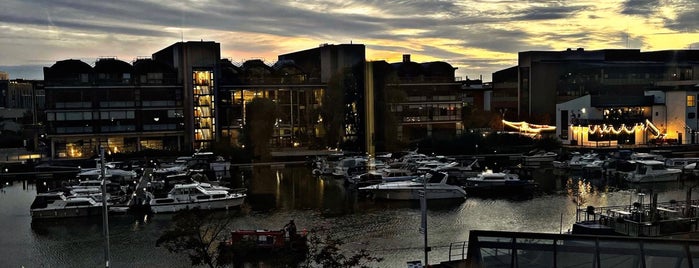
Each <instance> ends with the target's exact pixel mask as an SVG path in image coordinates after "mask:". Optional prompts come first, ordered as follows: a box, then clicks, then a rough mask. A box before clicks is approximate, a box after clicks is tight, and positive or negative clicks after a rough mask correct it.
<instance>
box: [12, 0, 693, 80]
mask: <svg viewBox="0 0 699 268" xmlns="http://www.w3.org/2000/svg"><path fill="white" fill-rule="evenodd" d="M0 32H1V33H2V38H0V71H5V72H9V73H10V77H11V78H12V79H14V78H26V79H43V74H42V71H41V67H43V66H50V65H52V64H53V63H55V62H56V61H58V60H63V59H69V58H73V59H82V60H83V61H85V62H87V63H89V64H94V62H95V60H96V59H97V58H99V57H117V58H119V59H121V60H124V61H126V62H131V61H132V60H134V59H135V58H136V57H142V56H150V55H151V54H152V53H153V52H156V51H158V50H160V49H162V48H164V47H167V46H169V45H170V44H172V43H175V42H178V41H181V40H182V39H184V40H185V41H187V40H202V39H203V40H208V41H216V42H219V43H221V50H222V51H221V55H222V57H225V58H229V59H231V60H232V61H234V62H238V63H242V62H243V61H245V60H248V59H256V58H257V59H259V58H261V59H264V60H265V61H267V62H268V63H270V64H271V63H274V61H276V58H277V55H279V54H284V53H288V52H294V51H298V50H304V49H309V48H314V47H317V46H318V45H319V44H323V43H330V44H342V43H350V42H353V43H361V44H365V45H366V47H367V52H366V54H367V60H387V61H389V62H396V61H400V59H401V55H402V54H406V53H408V54H412V59H413V61H417V62H424V61H435V60H442V61H446V62H449V63H450V64H452V65H453V66H454V67H457V68H458V70H457V76H460V77H462V78H466V77H469V78H472V79H473V78H478V77H479V76H480V75H482V76H483V79H484V80H485V81H490V77H491V74H492V73H493V72H494V71H497V70H501V69H504V68H508V67H511V66H514V65H515V64H516V62H517V52H519V51H528V50H565V49H566V48H578V47H583V48H585V49H588V50H591V49H606V48H639V49H641V50H642V51H651V50H664V49H690V48H691V49H698V48H699V1H697V0H559V1H552V0H530V1H527V0H444V1H440V0H425V1H417V0H415V1H410V0H284V1H280V0H269V1H268V0H173V1H169V0H165V1H163V0H112V1H106V0H104V1H103V0H2V2H1V3H0Z"/></svg>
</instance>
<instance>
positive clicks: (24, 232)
mask: <svg viewBox="0 0 699 268" xmlns="http://www.w3.org/2000/svg"><path fill="white" fill-rule="evenodd" d="M533 177H534V179H535V180H536V181H537V182H538V183H539V189H538V190H537V192H536V193H535V194H534V195H533V196H526V197H520V198H502V197H473V196H470V197H468V198H467V199H465V200H458V201H448V202H441V201H440V202H438V201H429V202H428V210H427V217H428V223H427V224H428V229H427V232H428V244H429V246H430V247H431V251H430V252H429V262H430V263H439V262H441V261H446V260H448V259H449V258H450V256H449V246H450V244H451V243H455V242H463V241H468V238H469V231H470V230H502V231H523V232H545V233H559V232H566V231H568V229H570V228H571V226H572V224H573V223H574V222H575V211H576V208H577V207H578V206H580V207H582V208H584V207H586V206H589V205H592V206H612V205H629V204H630V203H631V202H636V201H637V198H636V196H637V194H638V193H639V192H645V193H649V192H650V190H651V189H652V191H653V192H654V193H658V194H659V197H658V201H669V200H684V198H685V197H686V189H687V188H688V186H690V185H694V184H696V181H679V182H668V183H652V184H630V185H629V184H626V183H623V182H618V181H614V180H613V179H605V178H602V177H601V176H599V175H595V176H584V175H579V174H568V173H559V172H557V171H556V170H554V169H552V168H544V169H537V170H535V172H534V173H533ZM230 183H231V186H233V187H240V186H242V187H247V188H248V197H247V198H246V201H245V204H244V205H243V206H242V207H241V208H240V209H235V210H229V211H221V212H219V213H225V214H227V215H228V216H230V217H231V218H232V219H233V221H232V225H231V229H270V230H278V229H281V228H282V227H283V226H284V224H285V223H286V222H288V221H289V220H290V219H293V220H295V222H296V225H297V226H298V228H299V229H303V228H306V229H309V230H310V229H317V228H324V229H325V230H327V231H328V232H330V233H331V234H332V235H333V236H334V237H336V238H340V239H342V240H343V241H344V242H345V244H344V245H342V249H343V250H344V251H345V252H346V254H351V253H352V252H355V251H357V250H359V249H367V250H368V251H369V252H370V253H371V254H372V255H374V256H376V257H382V258H383V261H382V262H380V263H374V266H377V267H406V263H407V262H409V261H424V249H423V234H422V233H421V232H420V218H421V210H420V205H419V202H389V201H379V200H372V199H370V198H366V197H364V196H362V194H360V193H358V192H357V191H356V190H353V189H352V188H351V187H347V186H345V184H344V183H343V182H342V181H341V180H337V179H333V178H321V177H315V176H313V175H312V174H311V170H310V169H309V168H307V167H305V166H301V165H299V166H283V167H282V166H278V167H255V168H252V169H243V170H239V171H237V172H236V176H234V178H233V179H232V181H231V182H230ZM35 195H36V185H35V184H34V183H33V182H32V181H28V182H27V181H14V182H7V183H4V185H3V187H2V188H0V230H2V233H0V258H1V259H2V263H3V265H2V266H4V267H103V266H104V251H103V246H104V244H103V243H104V239H103V237H102V222H101V217H96V218H77V219H66V220H55V221H41V222H32V219H31V216H30V214H29V207H30V204H31V202H32V201H33V199H34V196H35ZM695 195H699V194H697V193H695ZM697 197H699V196H697ZM697 197H693V198H695V199H696V198H697ZM646 200H649V199H646ZM171 218H172V214H156V215H151V216H139V217H136V216H133V215H113V216H110V218H109V228H110V253H111V255H110V260H111V263H110V266H111V267H190V262H189V260H188V258H187V256H186V255H177V254H173V253H169V252H168V251H167V250H166V249H164V248H160V247H156V245H155V242H156V240H157V239H158V237H159V236H160V235H161V234H162V233H163V231H164V230H166V229H167V228H168V227H169V226H170V224H171ZM456 253H457V252H452V254H456ZM458 253H459V254H460V250H459V252H458ZM453 258H457V259H460V258H461V256H460V255H458V256H452V259H453Z"/></svg>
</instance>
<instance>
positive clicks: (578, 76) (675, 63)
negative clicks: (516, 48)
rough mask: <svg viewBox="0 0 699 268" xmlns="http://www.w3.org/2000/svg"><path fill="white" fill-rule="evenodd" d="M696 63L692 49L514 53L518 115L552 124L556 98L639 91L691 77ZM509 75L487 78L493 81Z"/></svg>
mask: <svg viewBox="0 0 699 268" xmlns="http://www.w3.org/2000/svg"><path fill="white" fill-rule="evenodd" d="M697 67H699V51H698V50H666V51H652V52H641V51H640V50H638V49H605V50H594V51H586V50H584V49H582V48H578V49H568V50H566V51H526V52H520V53H519V64H518V66H517V74H516V75H517V83H518V86H517V87H518V95H519V98H518V108H517V110H518V112H519V118H520V119H523V120H524V119H530V121H532V122H534V123H545V124H552V123H553V119H554V118H555V109H556V108H555V105H556V104H557V103H562V102H565V101H569V100H572V99H575V98H578V97H581V96H585V95H588V94H589V95H592V96H609V98H616V99H623V97H624V96H643V95H644V93H643V92H644V91H645V90H649V89H652V88H653V85H654V83H656V82H660V81H689V80H697V75H698V74H696V73H695V71H694V69H696V68H697ZM507 73H509V72H507ZM510 75H513V74H510ZM511 80H512V77H510V78H505V77H502V78H499V77H496V76H494V77H493V82H494V84H498V83H500V82H501V81H503V82H504V81H511ZM496 88H497V87H496Z"/></svg>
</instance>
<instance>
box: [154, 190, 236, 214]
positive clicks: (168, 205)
mask: <svg viewBox="0 0 699 268" xmlns="http://www.w3.org/2000/svg"><path fill="white" fill-rule="evenodd" d="M245 191H246V190H245V189H237V190H226V189H220V188H215V187H205V186H204V185H200V184H199V183H190V184H176V185H175V186H174V187H173V188H172V189H171V190H170V192H169V193H168V194H167V197H163V198H151V200H150V201H149V202H148V203H149V205H150V209H151V211H152V212H153V213H163V212H177V211H180V210H184V209H193V208H199V209H229V208H233V207H238V206H240V205H241V204H242V203H243V200H244V199H245V196H246V194H245Z"/></svg>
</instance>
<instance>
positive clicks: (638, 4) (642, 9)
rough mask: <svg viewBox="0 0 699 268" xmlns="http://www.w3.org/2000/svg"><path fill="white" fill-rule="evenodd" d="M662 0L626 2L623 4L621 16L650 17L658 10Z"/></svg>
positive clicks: (629, 0)
mask: <svg viewBox="0 0 699 268" xmlns="http://www.w3.org/2000/svg"><path fill="white" fill-rule="evenodd" d="M659 5H660V0H626V1H625V2H624V3H623V4H622V10H621V14H626V15H636V16H644V17H647V16H650V15H651V14H653V13H655V12H656V11H657V10H658V6H659Z"/></svg>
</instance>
